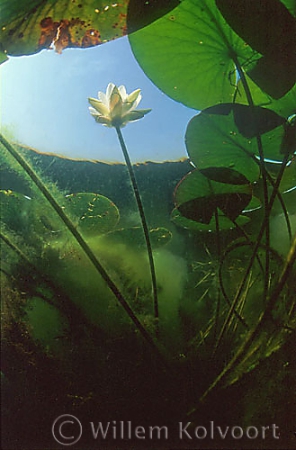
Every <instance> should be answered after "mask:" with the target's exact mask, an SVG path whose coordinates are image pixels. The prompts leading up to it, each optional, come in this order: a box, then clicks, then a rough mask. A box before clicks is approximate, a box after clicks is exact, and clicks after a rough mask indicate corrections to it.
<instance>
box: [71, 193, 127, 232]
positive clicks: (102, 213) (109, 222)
mask: <svg viewBox="0 0 296 450" xmlns="http://www.w3.org/2000/svg"><path fill="white" fill-rule="evenodd" d="M65 212H66V213H67V212H69V213H70V214H71V216H73V218H74V221H75V218H76V221H77V226H78V228H79V230H80V231H81V233H82V234H83V235H86V236H89V237H91V236H97V235H99V234H104V233H107V232H108V231H111V230H113V229H114V228H115V226H116V225H117V223H118V220H119V211H118V208H117V207H116V206H115V204H114V203H113V202H112V201H111V200H109V199H108V198H107V197H104V196H103V195H99V194H92V193H79V194H70V195H67V197H66V202H65Z"/></svg>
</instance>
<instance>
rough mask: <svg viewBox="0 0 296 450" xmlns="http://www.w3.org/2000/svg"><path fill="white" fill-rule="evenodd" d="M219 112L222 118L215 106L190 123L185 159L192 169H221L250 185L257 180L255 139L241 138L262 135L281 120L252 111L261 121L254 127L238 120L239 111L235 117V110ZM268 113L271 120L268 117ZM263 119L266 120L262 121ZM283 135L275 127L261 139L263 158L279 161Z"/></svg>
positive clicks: (223, 106) (236, 110)
mask: <svg viewBox="0 0 296 450" xmlns="http://www.w3.org/2000/svg"><path fill="white" fill-rule="evenodd" d="M239 106H240V107H242V106H244V105H239ZM245 108H246V109H247V110H248V108H249V107H248V106H245ZM221 109H222V112H223V114H220V106H218V107H213V108H208V109H206V110H204V111H202V112H201V113H200V114H198V115H197V116H195V117H193V119H191V121H190V122H189V124H188V127H187V130H186V136H185V142H186V147H187V151H188V155H189V157H190V159H191V160H192V162H193V163H194V164H195V166H196V167H198V168H199V169H201V170H203V169H207V168H209V167H216V168H219V167H223V168H228V169H232V170H235V171H236V172H238V173H240V174H242V175H244V176H245V177H246V178H247V180H249V181H251V182H253V181H256V180H257V179H258V177H259V166H258V164H257V162H256V161H257V159H258V157H259V149H258V145H257V139H256V137H252V138H250V137H246V136H244V135H243V134H245V135H248V136H253V134H254V133H255V132H257V131H258V132H259V131H261V132H262V130H263V131H264V130H268V129H270V128H272V127H274V126H275V125H277V123H280V122H285V119H284V118H281V117H280V116H277V115H275V116H274V115H273V112H272V111H268V113H267V114H266V111H265V110H264V109H263V108H261V109H259V110H256V111H257V113H258V112H259V111H260V114H257V116H261V117H262V121H261V123H260V121H258V124H257V125H255V124H254V121H253V120H251V121H250V124H249V126H248V122H247V120H246V119H245V118H242V114H241V111H239V114H238V109H236V108H235V107H232V106H229V107H228V105H221ZM262 110H263V112H262ZM227 113H228V115H226V114H227ZM261 113H262V114H261ZM269 113H271V116H272V117H269ZM265 116H268V117H266V118H265ZM237 123H238V125H237ZM284 135H285V129H284V126H277V127H276V128H273V129H271V131H268V132H265V133H264V134H263V135H261V141H262V144H263V152H264V157H265V158H267V159H269V160H274V161H282V159H283V154H282V153H281V150H280V149H281V144H282V140H283V137H284ZM254 156H256V159H255V158H254ZM229 182H231V181H229Z"/></svg>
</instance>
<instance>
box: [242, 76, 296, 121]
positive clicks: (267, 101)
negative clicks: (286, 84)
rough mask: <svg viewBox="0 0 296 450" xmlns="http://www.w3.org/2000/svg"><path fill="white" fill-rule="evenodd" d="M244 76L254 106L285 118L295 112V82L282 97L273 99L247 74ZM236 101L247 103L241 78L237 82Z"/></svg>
mask: <svg viewBox="0 0 296 450" xmlns="http://www.w3.org/2000/svg"><path fill="white" fill-rule="evenodd" d="M246 78H247V82H248V85H249V88H250V91H251V92H252V99H253V102H254V104H255V105H256V106H262V107H264V108H267V109H271V110H272V111H275V112H277V113H278V114H279V115H280V116H282V117H285V119H287V118H288V117H289V116H291V115H292V114H295V113H296V84H295V85H294V87H293V88H292V89H291V90H290V91H289V92H288V93H287V94H286V95H285V96H284V97H282V98H280V99H278V100H275V99H273V98H271V97H270V96H269V95H268V94H266V93H265V92H263V91H262V90H261V89H260V88H259V86H257V85H256V84H255V83H254V82H253V81H252V80H251V79H250V78H249V77H248V76H247V77H246ZM237 102H239V103H243V104H246V105H247V104H248V100H247V98H246V95H245V92H244V88H243V85H242V82H241V80H239V82H238V89H237Z"/></svg>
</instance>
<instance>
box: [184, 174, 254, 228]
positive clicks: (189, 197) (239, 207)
mask: <svg viewBox="0 0 296 450" xmlns="http://www.w3.org/2000/svg"><path fill="white" fill-rule="evenodd" d="M251 198H252V190H251V186H250V185H249V184H244V185H241V184H240V185H232V184H225V183H219V182H216V181H211V180H209V179H208V178H206V177H205V176H204V175H202V174H201V173H200V172H199V171H198V170H195V171H193V172H191V173H189V174H188V175H186V176H185V177H184V178H183V179H182V180H181V181H180V183H179V184H178V186H177V188H176V190H175V203H176V207H177V208H178V210H179V211H180V213H181V214H182V215H183V216H184V217H186V218H187V219H190V220H195V221H197V222H201V223H206V224H209V223H210V220H211V219H212V216H213V215H214V213H215V210H216V209H217V208H218V209H219V210H221V211H222V212H223V213H224V215H225V216H226V217H228V218H229V219H231V220H234V219H236V218H237V217H238V216H239V215H240V214H241V212H242V211H243V210H244V209H245V208H246V206H247V205H248V203H249V202H250V200H251Z"/></svg>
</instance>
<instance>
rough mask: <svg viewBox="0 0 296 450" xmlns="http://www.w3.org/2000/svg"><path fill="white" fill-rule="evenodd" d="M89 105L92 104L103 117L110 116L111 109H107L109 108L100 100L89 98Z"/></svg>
mask: <svg viewBox="0 0 296 450" xmlns="http://www.w3.org/2000/svg"><path fill="white" fill-rule="evenodd" d="M88 101H89V103H90V104H91V106H93V107H94V109H95V110H96V111H97V112H98V113H99V114H102V115H108V114H109V109H108V108H107V106H106V105H105V104H104V103H102V102H101V101H100V100H97V99H96V98H91V97H90V98H89V99H88Z"/></svg>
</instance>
